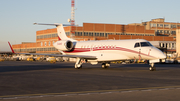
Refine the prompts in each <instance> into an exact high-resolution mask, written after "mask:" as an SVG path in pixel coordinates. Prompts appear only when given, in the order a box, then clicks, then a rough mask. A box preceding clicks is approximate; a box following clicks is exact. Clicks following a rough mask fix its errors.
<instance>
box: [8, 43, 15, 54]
mask: <svg viewBox="0 0 180 101" xmlns="http://www.w3.org/2000/svg"><path fill="white" fill-rule="evenodd" d="M8 44H9V46H10V48H11V51H12V53H15V52H14V50H13V48H12V46H11V44H10V42H9V41H8Z"/></svg>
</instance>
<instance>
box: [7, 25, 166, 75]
mask: <svg viewBox="0 0 180 101" xmlns="http://www.w3.org/2000/svg"><path fill="white" fill-rule="evenodd" d="M34 24H36V25H53V26H56V27H57V34H58V38H59V40H58V41H57V42H55V43H54V44H53V46H54V47H55V48H56V49H58V50H59V52H61V53H62V55H56V54H39V53H20V54H32V55H49V56H56V57H70V58H76V63H75V68H77V69H80V68H82V64H83V63H91V64H92V65H95V64H98V63H102V68H108V67H109V66H110V62H112V61H120V60H133V59H143V60H149V63H150V65H151V66H150V68H149V70H150V71H154V70H156V68H155V67H154V63H157V62H160V59H164V58H166V55H165V54H164V53H163V52H162V51H160V50H159V49H157V48H156V47H154V46H153V45H152V44H151V43H150V42H148V41H147V40H144V39H129V40H95V41H92V40H90V41H77V40H74V39H72V38H68V37H67V36H66V34H65V31H64V27H63V26H64V25H63V24H42V23H34ZM9 45H10V43H9ZM10 47H11V45H10ZM11 50H12V52H14V51H13V49H12V47H11Z"/></svg>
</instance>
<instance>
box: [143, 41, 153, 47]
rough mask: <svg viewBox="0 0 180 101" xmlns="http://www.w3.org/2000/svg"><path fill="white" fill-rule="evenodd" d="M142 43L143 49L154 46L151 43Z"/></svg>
mask: <svg viewBox="0 0 180 101" xmlns="http://www.w3.org/2000/svg"><path fill="white" fill-rule="evenodd" d="M140 43H141V47H146V46H153V45H152V44H151V43H149V42H140Z"/></svg>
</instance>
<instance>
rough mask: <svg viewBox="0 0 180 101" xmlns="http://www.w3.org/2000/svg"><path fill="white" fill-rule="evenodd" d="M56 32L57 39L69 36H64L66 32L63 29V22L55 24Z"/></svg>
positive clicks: (64, 38) (65, 38)
mask: <svg viewBox="0 0 180 101" xmlns="http://www.w3.org/2000/svg"><path fill="white" fill-rule="evenodd" d="M57 34H58V38H59V40H68V39H69V38H68V37H67V36H66V33H65V31H64V27H63V24H60V25H58V26H57Z"/></svg>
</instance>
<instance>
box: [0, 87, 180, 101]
mask: <svg viewBox="0 0 180 101" xmlns="http://www.w3.org/2000/svg"><path fill="white" fill-rule="evenodd" d="M172 89H180V86H165V87H147V88H132V89H117V90H98V91H82V92H65V93H45V94H26V95H7V96H0V100H6V99H23V98H42V97H57V96H76V95H93V94H110V93H131V92H137V91H154V90H172Z"/></svg>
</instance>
